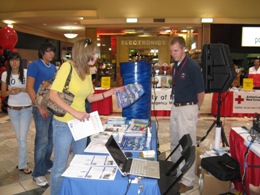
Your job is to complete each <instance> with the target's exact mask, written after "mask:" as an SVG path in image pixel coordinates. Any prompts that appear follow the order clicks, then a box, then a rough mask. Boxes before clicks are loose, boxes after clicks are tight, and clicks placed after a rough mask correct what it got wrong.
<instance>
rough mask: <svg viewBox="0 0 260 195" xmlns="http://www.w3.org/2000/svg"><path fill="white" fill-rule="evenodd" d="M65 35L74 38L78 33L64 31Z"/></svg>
mask: <svg viewBox="0 0 260 195" xmlns="http://www.w3.org/2000/svg"><path fill="white" fill-rule="evenodd" d="M64 36H65V37H66V38H68V39H74V38H76V37H77V36H78V34H77V33H64Z"/></svg>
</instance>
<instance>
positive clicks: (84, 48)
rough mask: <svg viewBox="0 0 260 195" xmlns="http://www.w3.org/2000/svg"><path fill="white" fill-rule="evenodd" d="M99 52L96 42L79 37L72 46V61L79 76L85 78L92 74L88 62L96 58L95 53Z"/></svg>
mask: <svg viewBox="0 0 260 195" xmlns="http://www.w3.org/2000/svg"><path fill="white" fill-rule="evenodd" d="M96 52H97V46H96V43H94V42H92V41H91V39H88V38H81V39H78V40H77V41H76V42H75V43H74V45H73V47H72V63H73V66H74V68H75V70H76V72H77V73H78V75H79V77H80V78H81V79H82V80H84V79H85V77H86V75H88V74H90V68H89V65H88V63H89V62H90V61H91V60H94V55H95V53H96Z"/></svg>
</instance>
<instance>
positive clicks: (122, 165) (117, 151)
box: [105, 135, 160, 179]
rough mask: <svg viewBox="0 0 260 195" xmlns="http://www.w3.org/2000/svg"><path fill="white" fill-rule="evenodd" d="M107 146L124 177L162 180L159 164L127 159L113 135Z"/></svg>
mask: <svg viewBox="0 0 260 195" xmlns="http://www.w3.org/2000/svg"><path fill="white" fill-rule="evenodd" d="M105 146H106V148H107V150H108V152H109V154H110V155H111V157H112V158H113V159H114V161H115V162H116V165H117V166H118V169H119V171H120V173H121V174H122V175H123V176H127V175H135V176H141V177H150V178H156V179H159V178H160V167H159V162H157V161H151V160H145V159H138V158H127V157H126V155H125V153H124V152H123V151H122V149H121V148H120V146H119V145H118V143H117V142H116V140H115V139H114V137H113V136H112V135H111V136H110V137H109V139H108V140H107V142H106V144H105Z"/></svg>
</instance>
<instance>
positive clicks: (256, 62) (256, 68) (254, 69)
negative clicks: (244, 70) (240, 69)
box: [248, 58, 260, 74]
mask: <svg viewBox="0 0 260 195" xmlns="http://www.w3.org/2000/svg"><path fill="white" fill-rule="evenodd" d="M259 64H260V58H256V59H255V60H254V66H252V67H251V68H249V70H248V74H260V68H259Z"/></svg>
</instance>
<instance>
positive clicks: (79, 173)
mask: <svg viewBox="0 0 260 195" xmlns="http://www.w3.org/2000/svg"><path fill="white" fill-rule="evenodd" d="M90 168H91V166H85V167H84V166H76V165H70V166H69V167H68V168H67V169H66V171H65V172H64V173H63V174H62V175H61V176H63V177H75V178H86V177H87V175H88V172H89V169H90Z"/></svg>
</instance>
